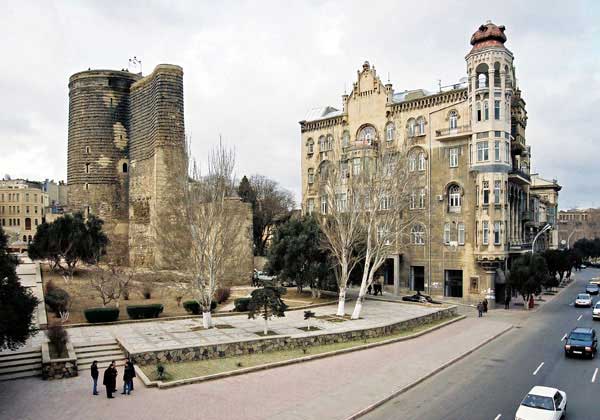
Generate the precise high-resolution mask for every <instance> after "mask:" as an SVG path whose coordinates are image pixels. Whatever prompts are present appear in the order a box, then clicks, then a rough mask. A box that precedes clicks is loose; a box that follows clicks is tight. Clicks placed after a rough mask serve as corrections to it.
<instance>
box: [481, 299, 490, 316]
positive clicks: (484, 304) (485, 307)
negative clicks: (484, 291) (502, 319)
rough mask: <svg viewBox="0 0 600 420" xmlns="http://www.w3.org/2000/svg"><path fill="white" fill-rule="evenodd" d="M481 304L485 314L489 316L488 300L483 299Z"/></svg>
mask: <svg viewBox="0 0 600 420" xmlns="http://www.w3.org/2000/svg"><path fill="white" fill-rule="evenodd" d="M481 304H482V305H483V313H484V314H487V311H488V300H487V299H486V298H483V302H482V303H481Z"/></svg>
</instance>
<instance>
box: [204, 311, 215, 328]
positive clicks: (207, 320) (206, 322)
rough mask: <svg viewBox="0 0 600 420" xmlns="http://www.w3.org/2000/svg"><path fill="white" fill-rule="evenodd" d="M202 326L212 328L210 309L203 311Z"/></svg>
mask: <svg viewBox="0 0 600 420" xmlns="http://www.w3.org/2000/svg"><path fill="white" fill-rule="evenodd" d="M202 326H203V327H204V328H205V329H209V328H212V326H213V325H212V314H211V313H210V311H208V312H204V311H202Z"/></svg>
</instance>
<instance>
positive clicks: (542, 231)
mask: <svg viewBox="0 0 600 420" xmlns="http://www.w3.org/2000/svg"><path fill="white" fill-rule="evenodd" d="M550 229H552V225H549V224H547V225H546V226H544V227H543V228H542V230H540V231H539V232H538V233H537V235H535V238H533V242H532V243H531V254H533V252H534V251H533V250H534V249H535V241H537V238H539V236H540V235H541V234H542V233H544V232H548V231H549V230H550Z"/></svg>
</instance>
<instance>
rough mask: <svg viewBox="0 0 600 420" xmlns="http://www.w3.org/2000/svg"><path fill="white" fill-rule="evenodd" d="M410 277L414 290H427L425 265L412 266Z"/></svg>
mask: <svg viewBox="0 0 600 420" xmlns="http://www.w3.org/2000/svg"><path fill="white" fill-rule="evenodd" d="M410 278H411V279H412V287H411V289H412V290H418V291H421V292H422V291H424V290H425V267H423V266H422V265H411V266H410Z"/></svg>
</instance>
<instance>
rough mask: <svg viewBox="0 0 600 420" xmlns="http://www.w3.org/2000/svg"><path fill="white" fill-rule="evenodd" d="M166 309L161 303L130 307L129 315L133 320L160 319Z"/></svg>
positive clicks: (128, 309)
mask: <svg viewBox="0 0 600 420" xmlns="http://www.w3.org/2000/svg"><path fill="white" fill-rule="evenodd" d="M163 309H164V307H163V305H162V304H160V303H154V304H150V305H128V306H127V315H129V318H131V319H145V318H158V316H159V315H160V314H161V313H162V311H163Z"/></svg>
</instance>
